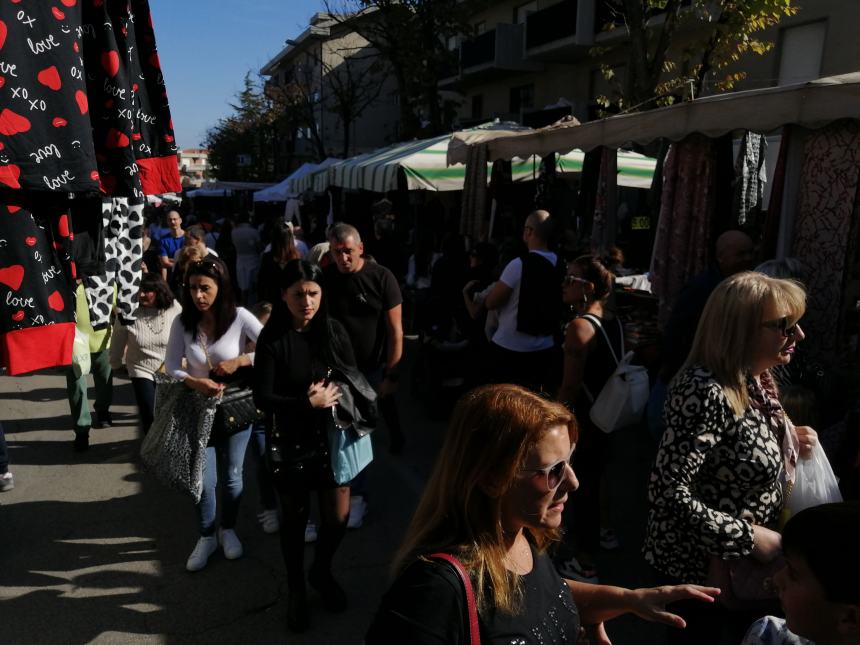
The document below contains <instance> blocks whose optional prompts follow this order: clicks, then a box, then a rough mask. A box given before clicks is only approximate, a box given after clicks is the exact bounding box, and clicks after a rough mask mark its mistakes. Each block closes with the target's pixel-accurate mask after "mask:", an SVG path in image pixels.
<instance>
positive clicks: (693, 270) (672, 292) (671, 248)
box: [651, 134, 717, 328]
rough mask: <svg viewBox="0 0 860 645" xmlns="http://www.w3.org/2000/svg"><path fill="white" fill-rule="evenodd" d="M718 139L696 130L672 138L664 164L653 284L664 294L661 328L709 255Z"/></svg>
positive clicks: (655, 244)
mask: <svg viewBox="0 0 860 645" xmlns="http://www.w3.org/2000/svg"><path fill="white" fill-rule="evenodd" d="M716 159H717V142H716V140H714V139H709V138H708V137H705V136H704V135H700V134H694V135H690V136H689V137H687V138H686V139H684V140H682V141H679V142H678V143H673V144H672V145H671V147H670V148H669V152H668V153H667V155H666V161H665V162H664V164H663V193H662V201H661V205H660V219H659V222H658V224H657V234H656V239H655V241H654V253H653V256H652V258H651V285H652V290H653V292H654V293H655V294H656V295H658V296H659V297H660V304H659V313H658V321H659V324H660V327H661V328H663V327H665V325H666V322H667V321H668V320H669V316H670V314H671V313H672V307H673V306H674V304H675V299H676V298H677V296H678V293H680V291H681V288H682V287H683V286H684V285H685V284H686V283H687V282H689V280H690V279H691V278H692V277H693V276H695V275H697V274H698V273H701V272H702V271H704V270H705V269H706V268H707V266H708V262H709V260H710V258H709V247H708V244H709V242H710V240H711V234H712V231H713V225H714V210H715V206H714V205H715V203H716V191H717V163H716Z"/></svg>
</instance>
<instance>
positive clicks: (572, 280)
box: [564, 275, 591, 284]
mask: <svg viewBox="0 0 860 645" xmlns="http://www.w3.org/2000/svg"><path fill="white" fill-rule="evenodd" d="M564 284H591V280H586V279H585V278H578V277H577V276H575V275H566V276H564Z"/></svg>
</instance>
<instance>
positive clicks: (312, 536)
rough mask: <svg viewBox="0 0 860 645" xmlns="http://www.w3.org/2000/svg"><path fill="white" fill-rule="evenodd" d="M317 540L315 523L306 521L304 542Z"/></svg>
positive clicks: (308, 542)
mask: <svg viewBox="0 0 860 645" xmlns="http://www.w3.org/2000/svg"><path fill="white" fill-rule="evenodd" d="M316 541H317V525H316V524H314V523H313V522H308V524H307V526H305V544H310V543H311V542H316Z"/></svg>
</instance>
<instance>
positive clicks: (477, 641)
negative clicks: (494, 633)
mask: <svg viewBox="0 0 860 645" xmlns="http://www.w3.org/2000/svg"><path fill="white" fill-rule="evenodd" d="M429 557H431V558H435V559H436V560H444V561H445V562H447V563H448V564H450V565H451V566H452V567H454V570H455V571H456V572H457V575H459V576H460V582H462V583H463V588H464V589H465V590H466V608H467V610H468V613H469V642H470V643H471V645H481V632H480V629H479V628H478V606H477V605H476V604H475V591H474V590H473V589H472V580H471V579H470V578H469V574H468V573H467V572H466V568H465V567H464V566H463V563H462V562H460V561H459V560H458V559H457V558H455V557H454V556H453V555H451V554H450V553H431V554H430V556H429Z"/></svg>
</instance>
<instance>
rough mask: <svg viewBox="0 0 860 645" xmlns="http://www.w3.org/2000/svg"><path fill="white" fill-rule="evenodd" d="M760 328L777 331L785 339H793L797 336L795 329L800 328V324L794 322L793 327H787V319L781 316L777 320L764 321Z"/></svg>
mask: <svg viewBox="0 0 860 645" xmlns="http://www.w3.org/2000/svg"><path fill="white" fill-rule="evenodd" d="M761 326H762V327H767V328H768V329H773V330H774V331H778V332H779V333H780V334H781V335H782V336H784V337H785V338H794V337H795V336H796V335H797V329H798V327H800V323H799V322H795V323H794V324H793V325H789V324H788V318H787V317H786V316H783V317H782V318H780V319H779V320H768V321H765V322H763V323H762V324H761Z"/></svg>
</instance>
